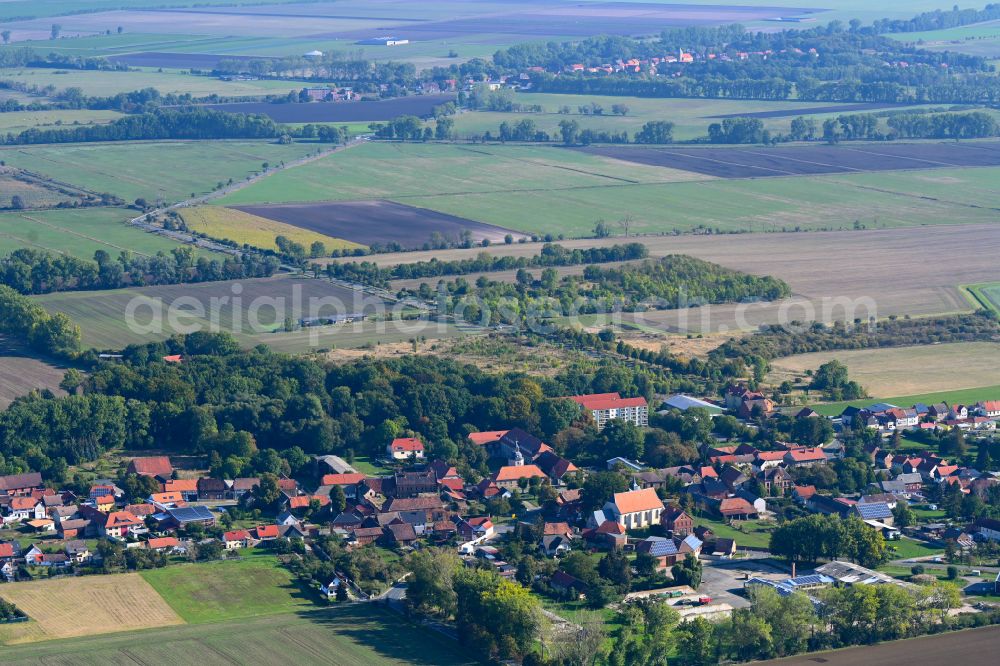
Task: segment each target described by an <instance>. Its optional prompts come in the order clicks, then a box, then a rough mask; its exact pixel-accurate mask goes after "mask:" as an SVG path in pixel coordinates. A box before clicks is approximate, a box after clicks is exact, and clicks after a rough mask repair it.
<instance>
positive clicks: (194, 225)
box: [180, 206, 361, 251]
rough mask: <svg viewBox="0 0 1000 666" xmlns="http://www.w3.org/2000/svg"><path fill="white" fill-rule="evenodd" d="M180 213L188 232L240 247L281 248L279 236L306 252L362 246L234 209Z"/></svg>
mask: <svg viewBox="0 0 1000 666" xmlns="http://www.w3.org/2000/svg"><path fill="white" fill-rule="evenodd" d="M180 214H181V217H182V218H184V223H185V224H186V225H187V227H188V229H191V230H192V231H197V232H198V233H202V234H206V235H208V236H211V237H212V238H222V239H225V240H231V241H235V242H237V243H239V244H240V245H244V244H246V245H252V246H254V247H259V248H263V249H267V250H276V249H278V246H277V245H276V244H275V242H274V239H275V238H277V237H278V236H284V237H286V238H288V239H290V240H293V241H295V242H296V243H300V244H302V245H303V246H304V247H305V248H306V251H308V250H309V247H310V246H311V245H312V243H314V242H320V243H323V245H325V246H326V249H327V250H334V249H347V248H357V247H361V245H359V244H358V243H352V242H350V241H345V240H344V239H342V238H335V237H332V236H326V235H324V234H318V233H315V232H312V231H307V230H304V229H301V228H299V227H296V226H294V225H291V224H284V223H283V222H277V221H275V220H269V219H267V218H265V217H259V216H257V215H251V214H250V213H245V212H243V211H241V210H236V209H235V208H222V207H221V206H195V207H192V208H182V209H181V210H180Z"/></svg>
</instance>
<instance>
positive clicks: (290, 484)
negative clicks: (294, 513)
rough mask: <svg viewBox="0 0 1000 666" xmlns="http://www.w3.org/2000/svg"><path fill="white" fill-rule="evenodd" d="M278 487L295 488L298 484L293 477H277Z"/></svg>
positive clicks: (284, 488) (283, 488)
mask: <svg viewBox="0 0 1000 666" xmlns="http://www.w3.org/2000/svg"><path fill="white" fill-rule="evenodd" d="M278 487H279V488H281V489H282V490H295V489H296V488H298V487H299V484H298V482H297V481H296V480H295V479H278Z"/></svg>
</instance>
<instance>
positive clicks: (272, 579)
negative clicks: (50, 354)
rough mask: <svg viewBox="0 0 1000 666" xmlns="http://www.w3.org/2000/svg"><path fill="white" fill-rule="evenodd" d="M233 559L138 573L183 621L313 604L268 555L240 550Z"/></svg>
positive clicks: (286, 610) (297, 608)
mask: <svg viewBox="0 0 1000 666" xmlns="http://www.w3.org/2000/svg"><path fill="white" fill-rule="evenodd" d="M240 555H241V556H242V557H243V558H244V559H242V560H238V561H228V562H226V561H223V562H212V563H206V564H196V565H178V566H171V567H164V568H162V569H151V570H148V571H143V572H142V577H143V578H145V579H146V582H148V583H149V584H150V585H152V586H153V589H155V590H156V591H157V592H158V593H159V594H160V596H161V597H163V599H164V600H165V601H166V602H167V604H169V605H170V607H171V608H173V609H174V612H176V613H177V614H178V615H180V616H181V618H183V619H184V621H185V622H188V623H191V624H197V623H201V622H218V621H222V620H232V619H236V618H243V617H252V616H255V615H272V614H275V613H290V612H296V611H303V610H308V609H310V608H312V607H313V606H314V604H315V602H314V597H313V596H312V594H311V593H309V592H308V591H306V590H302V589H300V587H299V585H298V583H297V582H296V580H295V579H294V578H293V577H292V574H291V573H290V572H289V571H288V569H285V568H284V567H282V566H280V565H279V564H278V561H277V560H276V559H275V558H274V556H272V555H266V554H262V553H256V552H253V551H241V552H240Z"/></svg>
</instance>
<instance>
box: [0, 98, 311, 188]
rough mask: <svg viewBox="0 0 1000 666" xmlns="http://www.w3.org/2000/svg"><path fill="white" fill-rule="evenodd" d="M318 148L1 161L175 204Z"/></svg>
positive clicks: (243, 146)
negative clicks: (266, 166) (218, 185)
mask: <svg viewBox="0 0 1000 666" xmlns="http://www.w3.org/2000/svg"><path fill="white" fill-rule="evenodd" d="M0 115H2V114H0ZM315 150H316V146H315V145H312V144H304V143H293V144H289V145H279V144H277V143H271V142H265V141H151V142H129V143H91V144H62V145H46V146H24V147H18V148H7V149H3V150H0V160H4V161H6V162H7V164H9V165H11V166H16V167H20V168H22V169H27V170H28V171H34V172H36V173H41V174H45V175H46V176H49V177H51V178H54V179H56V180H60V181H63V182H67V183H73V184H75V185H78V186H80V187H83V188H85V189H88V190H91V191H93V192H110V193H112V194H115V195H118V196H119V197H121V198H123V199H125V200H126V201H133V200H135V199H137V198H139V197H142V198H145V199H146V200H147V201H149V202H151V203H152V202H155V201H156V200H157V198H158V197H162V198H163V199H164V200H165V201H168V202H169V201H177V200H180V199H186V198H188V197H189V196H191V193H192V192H193V193H195V194H205V193H207V192H210V191H211V190H212V188H213V187H214V186H215V185H216V183H218V182H220V181H221V182H227V181H228V180H229V179H230V178H232V179H233V180H234V181H240V180H243V179H245V178H246V177H247V176H249V175H250V174H251V173H253V172H255V171H259V170H260V168H261V165H262V163H264V162H268V163H269V164H271V165H272V166H273V165H276V164H279V163H280V162H282V161H291V160H295V159H299V158H301V157H304V156H306V155H308V154H309V153H311V152H315Z"/></svg>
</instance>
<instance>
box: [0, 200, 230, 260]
mask: <svg viewBox="0 0 1000 666" xmlns="http://www.w3.org/2000/svg"><path fill="white" fill-rule="evenodd" d="M133 214H134V212H133V211H129V210H125V209H123V208H79V209H75V210H72V209H65V210H64V209H59V210H45V211H21V212H6V213H0V255H4V254H7V253H9V252H12V251H13V250H16V249H18V248H22V247H31V248H35V249H39V250H49V251H51V252H59V253H64V254H70V255H72V256H74V257H78V258H80V259H93V258H94V252H96V251H97V250H105V251H106V252H108V253H109V254H110V255H111V256H113V257H117V256H118V254H119V253H120V252H122V251H123V250H129V251H131V252H138V253H141V254H147V255H155V254H156V253H157V252H160V251H163V252H169V251H170V250H172V249H174V248H176V247H178V244H177V243H175V242H173V241H171V240H168V239H166V238H164V237H163V236H157V235H154V234H151V233H147V232H145V231H141V230H139V229H137V228H135V227H132V226H129V225H128V224H127V223H126V220H128V219H129V218H130V217H132V215H133ZM195 252H196V254H198V255H200V256H218V255H215V254H214V253H209V252H207V251H205V250H196V251H195Z"/></svg>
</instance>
